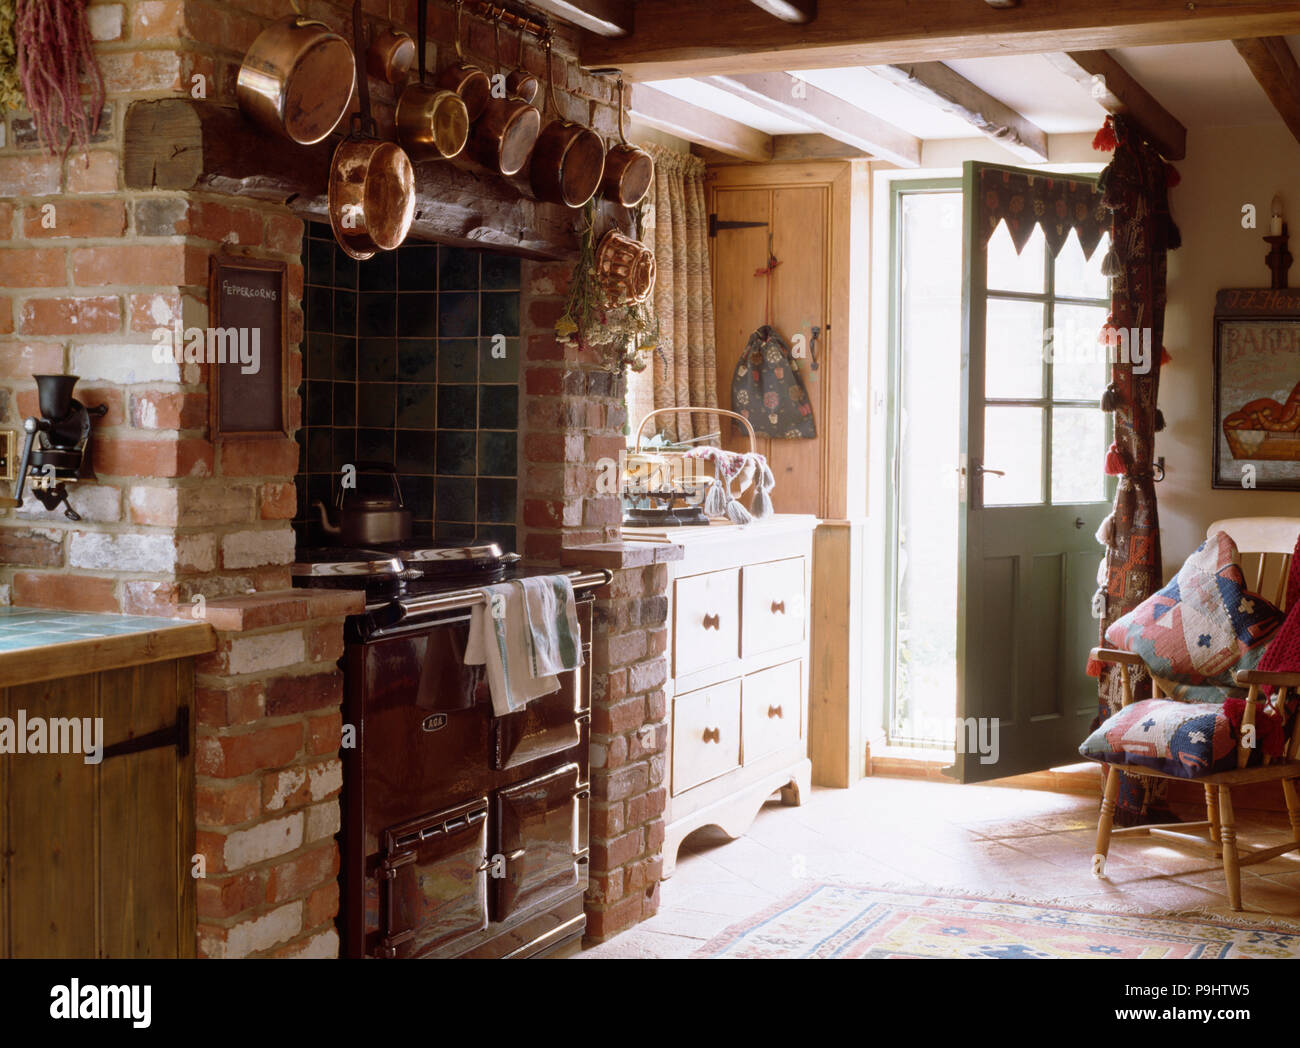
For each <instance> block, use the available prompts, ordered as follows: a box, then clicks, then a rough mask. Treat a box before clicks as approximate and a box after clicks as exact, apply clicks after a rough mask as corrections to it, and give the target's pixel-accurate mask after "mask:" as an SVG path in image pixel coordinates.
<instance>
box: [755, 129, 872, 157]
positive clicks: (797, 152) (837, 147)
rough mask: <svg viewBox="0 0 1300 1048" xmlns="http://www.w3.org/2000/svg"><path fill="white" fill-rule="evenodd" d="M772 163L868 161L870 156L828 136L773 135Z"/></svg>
mask: <svg viewBox="0 0 1300 1048" xmlns="http://www.w3.org/2000/svg"><path fill="white" fill-rule="evenodd" d="M772 145H773V150H772V162H773V163H775V164H780V163H783V162H790V161H797V160H870V159H871V154H870V153H868V152H866V151H865V150H862V149H857V148H856V147H854V146H851V145H848V144H847V143H844V142H840V141H837V140H836V139H834V138H831V137H830V136H829V135H773V136H772Z"/></svg>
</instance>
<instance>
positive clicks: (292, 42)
mask: <svg viewBox="0 0 1300 1048" xmlns="http://www.w3.org/2000/svg"><path fill="white" fill-rule="evenodd" d="M352 84H353V74H352V49H351V48H350V47H349V46H348V42H347V41H346V40H344V39H343V37H341V36H339V35H338V34H337V33H335V32H333V31H332V30H331V29H330V28H329V26H327V25H326V24H325V23H324V22H318V21H315V20H314V19H311V18H304V17H303V16H302V15H301V14H296V15H291V16H289V17H288V18H284V19H281V20H280V21H278V22H275V23H273V24H271V25H269V26H267V28H265V29H264V30H262V32H261V33H259V34H258V36H257V39H256V40H254V41H253V46H252V47H250V48H249V49H248V53H247V54H246V55H244V61H243V63H242V64H241V65H240V67H239V79H238V81H237V83H236V87H235V95H236V97H237V98H238V100H239V108H240V109H241V110H242V111H243V113H244V115H245V116H247V117H249V118H250V119H251V120H254V121H256V122H257V123H259V124H261V125H262V126H263V127H265V128H266V129H267V130H268V131H272V132H274V133H275V134H278V135H281V136H283V137H285V138H288V139H289V140H290V141H291V142H297V143H298V144H299V145H304V146H310V145H315V144H316V143H317V142H322V141H324V140H325V139H326V138H327V137H329V134H330V132H331V131H333V130H334V129H335V128H336V127H338V125H339V122H340V121H341V120H342V119H343V117H344V116H346V115H347V111H348V104H349V103H350V102H351V101H352Z"/></svg>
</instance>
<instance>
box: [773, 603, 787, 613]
mask: <svg viewBox="0 0 1300 1048" xmlns="http://www.w3.org/2000/svg"><path fill="white" fill-rule="evenodd" d="M772 614H773V615H784V614H785V601H783V600H774V601H772Z"/></svg>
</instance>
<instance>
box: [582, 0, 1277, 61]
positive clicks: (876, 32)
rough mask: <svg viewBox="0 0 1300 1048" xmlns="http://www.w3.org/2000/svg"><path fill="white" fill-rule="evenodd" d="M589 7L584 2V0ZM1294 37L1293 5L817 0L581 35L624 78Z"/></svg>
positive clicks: (692, 8)
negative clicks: (806, 9)
mask: <svg viewBox="0 0 1300 1048" xmlns="http://www.w3.org/2000/svg"><path fill="white" fill-rule="evenodd" d="M584 2H586V0H584ZM1296 32H1300V3H1293V2H1290V0H1287V2H1281V3H1270V2H1267V0H1202V2H1199V3H1191V2H1189V0H1050V2H1048V0H1035V2H1033V3H1023V4H1021V5H1020V6H1019V7H1015V8H1011V9H1008V10H1004V9H1000V8H997V7H993V6H991V5H990V4H988V3H981V2H979V0H912V2H910V3H902V2H895V3H891V2H889V0H819V2H818V4H817V17H816V19H814V20H813V21H811V22H808V23H806V24H804V25H800V26H799V27H798V29H797V30H792V29H791V27H790V26H789V25H788V24H786V23H783V22H780V21H778V20H776V19H774V18H773V17H772V16H771V15H769V14H768V13H767V12H765V11H762V10H760V9H759V8H758V7H757V6H756V5H755V4H753V3H725V4H724V3H682V0H638V3H637V5H636V25H635V26H634V29H633V31H632V32H631V33H629V34H628V35H627V36H623V37H619V38H617V39H613V38H610V39H605V38H602V37H600V36H596V35H594V34H583V38H582V62H583V64H584V65H586V66H592V67H595V66H617V67H619V68H621V69H622V70H623V71H624V73H625V74H626V75H627V76H628V77H629V78H632V79H636V80H670V79H674V78H677V77H687V76H697V77H698V76H709V75H715V74H732V73H756V72H772V71H784V70H789V69H818V68H821V69H826V68H837V67H844V66H864V65H865V66H878V65H900V64H906V63H909V62H945V61H948V60H950V59H955V58H980V57H989V56H996V55H1015V54H1044V53H1046V52H1049V51H1088V50H1101V49H1104V48H1111V47H1136V46H1142V45H1147V44H1173V43H1191V42H1196V41H1206V40H1233V39H1241V38H1243V37H1250V36H1283V35H1286V34H1288V33H1296Z"/></svg>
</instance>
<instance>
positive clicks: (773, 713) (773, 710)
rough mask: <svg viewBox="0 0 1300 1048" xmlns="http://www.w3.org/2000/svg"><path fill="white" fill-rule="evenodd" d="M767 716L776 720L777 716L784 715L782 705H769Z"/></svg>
mask: <svg viewBox="0 0 1300 1048" xmlns="http://www.w3.org/2000/svg"><path fill="white" fill-rule="evenodd" d="M767 716H768V718H769V719H770V720H776V719H777V718H780V717H784V716H785V713H784V712H783V711H782V709H781V707H780V706H769V707H768V708H767Z"/></svg>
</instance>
